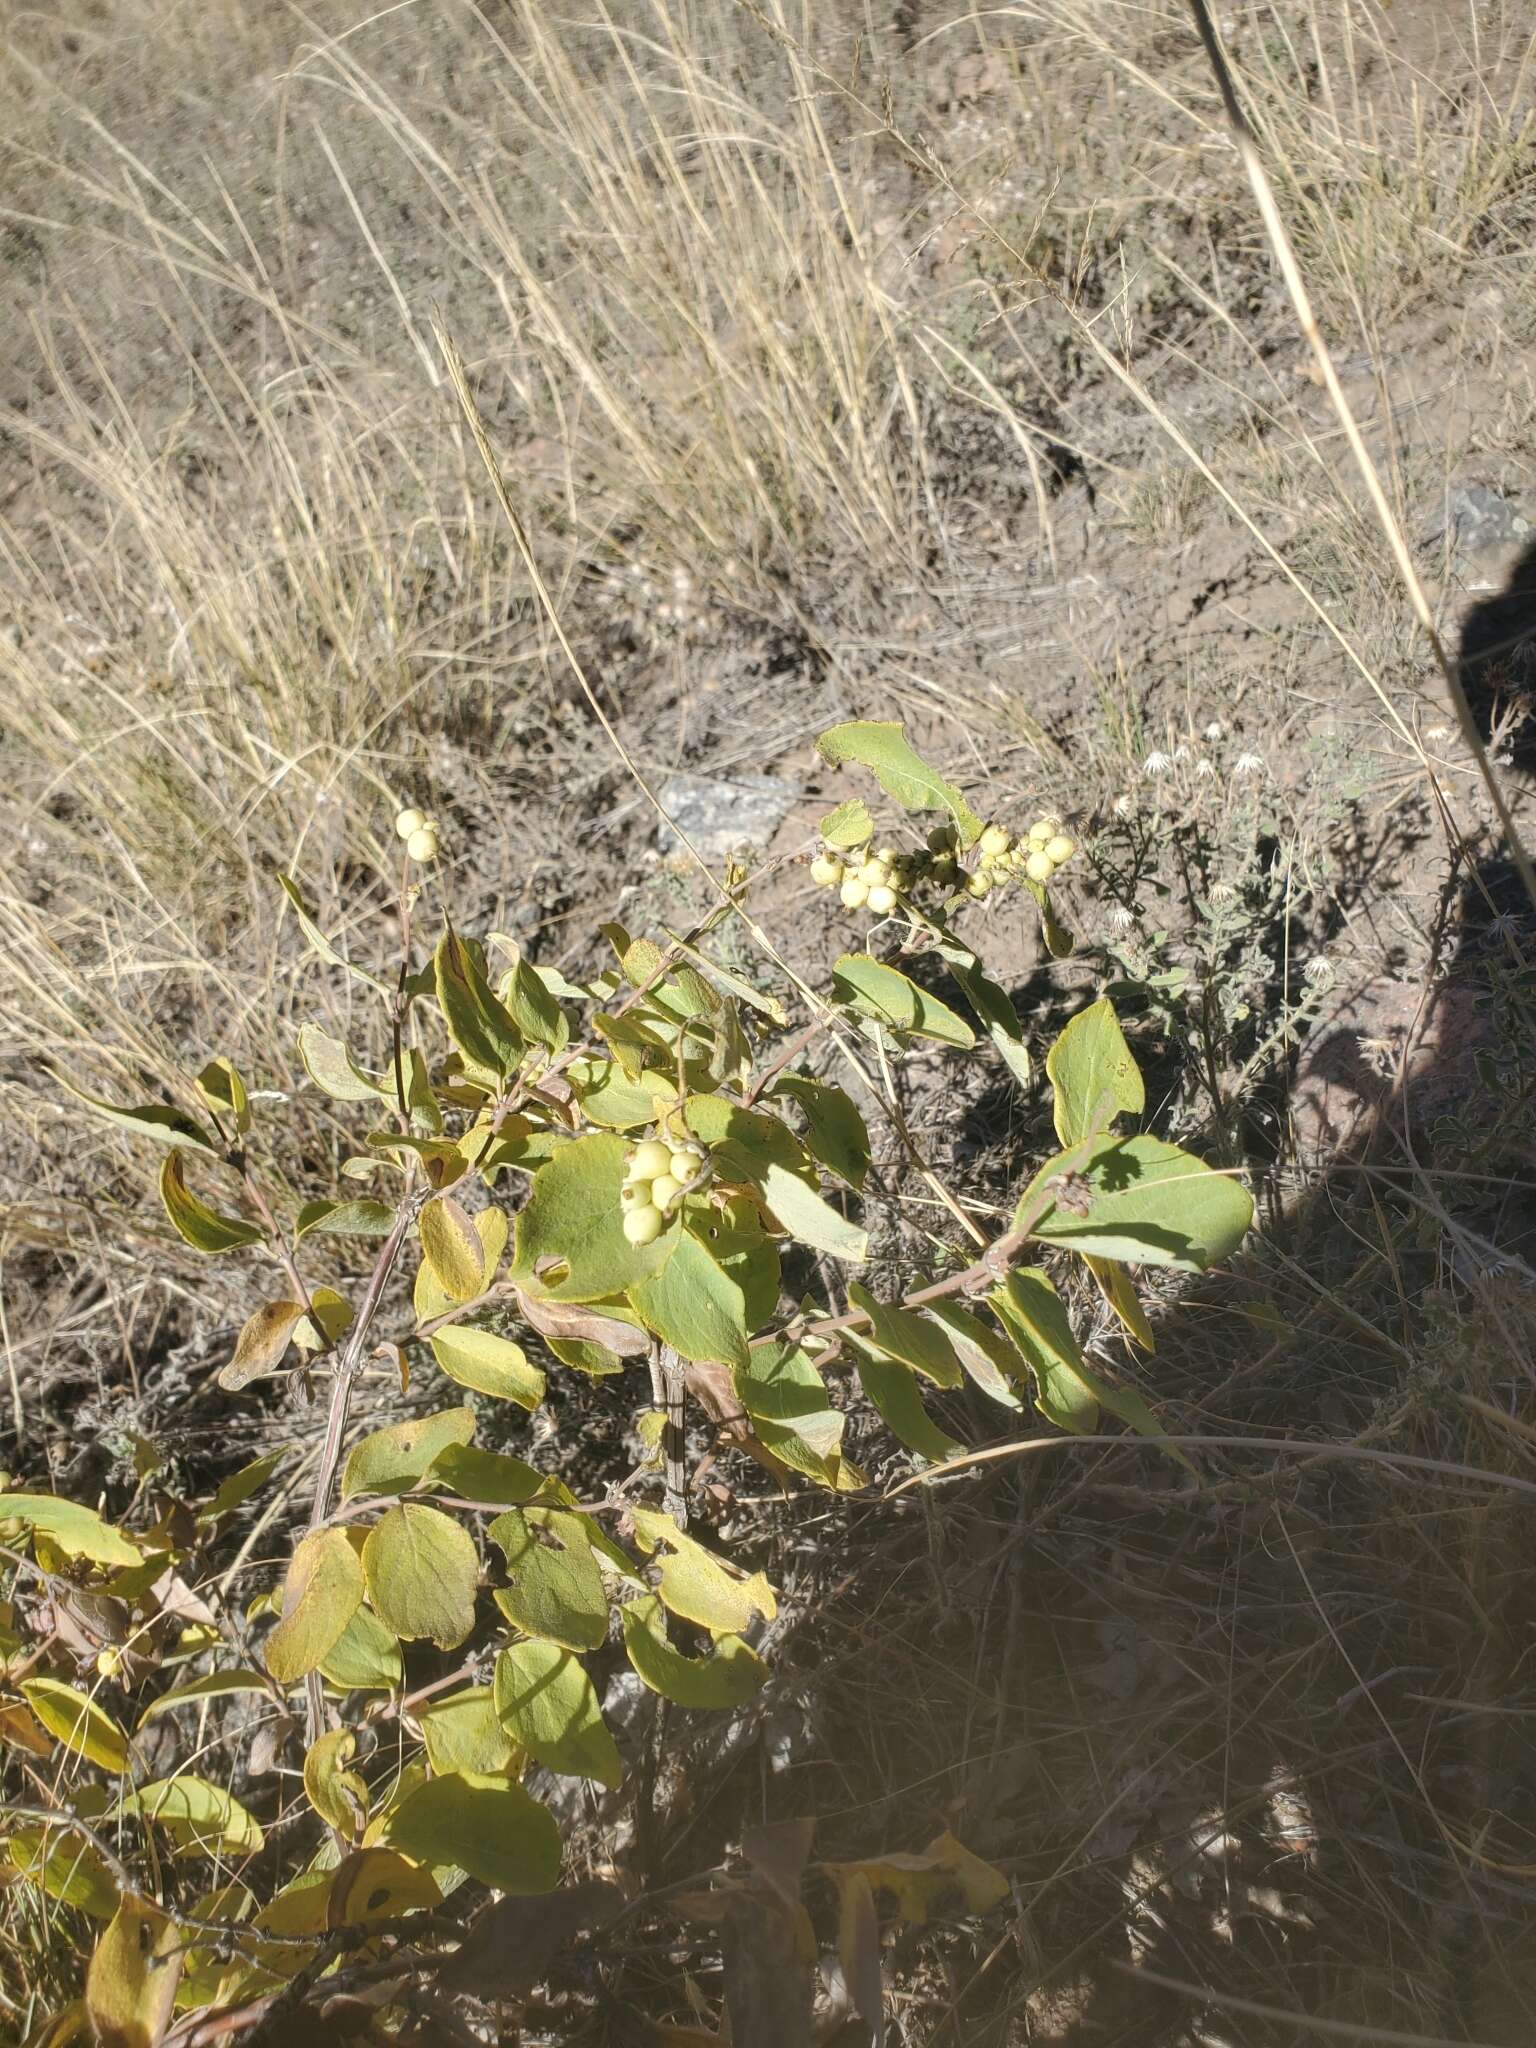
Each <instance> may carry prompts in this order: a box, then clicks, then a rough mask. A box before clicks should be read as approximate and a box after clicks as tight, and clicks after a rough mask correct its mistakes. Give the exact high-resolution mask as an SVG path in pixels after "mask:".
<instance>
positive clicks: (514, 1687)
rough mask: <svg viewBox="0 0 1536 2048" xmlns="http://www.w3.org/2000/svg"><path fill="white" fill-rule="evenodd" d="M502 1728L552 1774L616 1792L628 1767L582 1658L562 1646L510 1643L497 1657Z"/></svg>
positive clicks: (498, 1709) (498, 1701)
mask: <svg viewBox="0 0 1536 2048" xmlns="http://www.w3.org/2000/svg"><path fill="white" fill-rule="evenodd" d="M495 1699H496V1712H497V1715H498V1716H499V1718H500V1720H501V1725H502V1726H503V1728H505V1729H506V1730H507V1732H508V1734H509V1735H512V1736H514V1737H515V1738H516V1739H517V1741H518V1742H520V1743H521V1744H522V1746H523V1748H524V1749H526V1750H527V1751H528V1753H529V1755H530V1756H533V1757H536V1758H537V1759H538V1761H539V1762H540V1763H541V1764H543V1765H544V1766H545V1768H546V1769H547V1770H551V1771H559V1772H561V1773H563V1774H564V1775H565V1776H567V1777H572V1778H595V1779H596V1780H597V1782H598V1784H600V1785H606V1786H607V1787H608V1788H609V1790H610V1791H616V1790H617V1789H618V1787H619V1786H620V1785H621V1784H622V1783H623V1782H624V1766H623V1764H622V1762H621V1761H620V1759H619V1752H618V1750H617V1749H616V1748H615V1747H614V1741H613V1737H612V1736H611V1735H610V1734H609V1732H608V1729H607V1725H606V1724H605V1722H604V1720H603V1712H602V1708H601V1707H600V1706H599V1705H598V1703H597V1694H596V1692H595V1691H594V1690H593V1686H592V1681H591V1679H590V1678H589V1677H588V1676H587V1674H586V1671H585V1669H584V1668H583V1666H582V1664H581V1662H580V1660H579V1659H578V1658H576V1657H574V1656H572V1654H571V1652H570V1651H569V1650H563V1649H561V1647H560V1646H559V1644H558V1643H540V1642H526V1643H511V1644H509V1645H508V1647H507V1648H506V1649H505V1650H503V1651H502V1653H501V1655H500V1656H499V1657H498V1658H497V1659H496V1686H495Z"/></svg>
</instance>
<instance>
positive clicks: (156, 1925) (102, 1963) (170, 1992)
mask: <svg viewBox="0 0 1536 2048" xmlns="http://www.w3.org/2000/svg"><path fill="white" fill-rule="evenodd" d="M183 1946H184V1943H183V1942H182V1941H181V1939H180V1933H179V1930H178V1928H177V1927H176V1925H175V1923H174V1921H171V1920H168V1919H167V1918H166V1916H165V1914H164V1913H161V1912H157V1911H156V1909H155V1908H154V1907H153V1906H151V1905H149V1904H147V1903H146V1902H145V1901H144V1900H142V1899H131V1898H125V1899H124V1900H123V1902H122V1904H121V1905H120V1906H119V1907H118V1909H117V1912H116V1913H115V1914H114V1915H113V1917H112V1920H111V1922H110V1924H109V1925H108V1927H107V1929H106V1931H105V1932H104V1933H103V1935H102V1937H101V1939H100V1941H99V1942H97V1944H96V1949H95V1953H94V1954H93V1955H92V1957H91V1962H90V1968H89V1969H88V1970H87V1971H86V1973H85V2003H86V2009H87V2010H88V2011H89V2013H90V2015H91V2028H92V2032H93V2035H94V2038H95V2041H96V2044H97V2048H159V2043H160V2041H161V2039H162V2038H163V2037H164V2034H165V2030H166V2028H167V2027H168V2026H169V2025H170V2021H171V2013H172V2011H173V2009H174V2007H175V2003H176V1984H177V1980H178V1979H179V1977H180V1975H181V1951H182V1948H183Z"/></svg>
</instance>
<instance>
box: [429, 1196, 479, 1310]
mask: <svg viewBox="0 0 1536 2048" xmlns="http://www.w3.org/2000/svg"><path fill="white" fill-rule="evenodd" d="M417 1228H418V1230H419V1231H420V1232H421V1249H422V1251H423V1252H424V1253H425V1254H426V1259H427V1263H428V1265H429V1266H430V1267H431V1268H432V1275H433V1278H434V1279H435V1280H436V1281H437V1284H438V1286H439V1287H441V1289H442V1290H443V1292H444V1294H446V1295H447V1297H448V1299H449V1300H450V1301H451V1302H461V1301H473V1299H474V1297H475V1296H476V1295H477V1294H478V1293H479V1292H480V1288H481V1278H482V1275H483V1273H484V1271H485V1247H484V1246H483V1245H482V1244H481V1242H480V1235H479V1232H478V1231H477V1230H476V1229H475V1226H474V1224H473V1223H472V1222H471V1221H470V1219H469V1217H468V1216H467V1215H466V1214H465V1212H464V1210H463V1209H462V1208H460V1206H459V1204H458V1203H457V1202H456V1201H455V1200H454V1199H453V1197H452V1195H438V1196H437V1197H436V1198H435V1199H434V1200H432V1201H430V1202H428V1203H427V1205H426V1207H425V1208H424V1209H423V1210H422V1212H421V1217H420V1221H419V1222H418V1224H417Z"/></svg>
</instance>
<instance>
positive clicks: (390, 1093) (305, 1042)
mask: <svg viewBox="0 0 1536 2048" xmlns="http://www.w3.org/2000/svg"><path fill="white" fill-rule="evenodd" d="M299 1058H300V1059H301V1060H302V1061H303V1062H304V1069H305V1072H306V1073H307V1074H308V1075H309V1078H310V1079H311V1081H313V1082H314V1084H315V1086H316V1087H317V1088H319V1089H322V1090H323V1091H324V1093H325V1094H327V1095H329V1096H330V1098H331V1100H332V1101H333V1102H375V1101H377V1100H378V1098H379V1097H380V1096H381V1095H382V1096H386V1097H388V1098H390V1099H391V1100H393V1097H394V1092H395V1084H394V1080H393V1078H390V1079H387V1080H386V1079H385V1078H384V1077H383V1076H382V1075H379V1074H370V1073H368V1072H366V1071H365V1070H364V1069H363V1068H362V1067H360V1066H359V1065H358V1064H357V1062H356V1060H354V1059H353V1057H352V1055H351V1053H350V1052H348V1050H347V1048H346V1046H345V1045H344V1044H343V1043H342V1041H341V1040H340V1039H339V1038H332V1037H331V1036H330V1034H329V1033H328V1032H325V1031H322V1030H321V1029H320V1026H319V1025H318V1024H301V1025H300V1026H299Z"/></svg>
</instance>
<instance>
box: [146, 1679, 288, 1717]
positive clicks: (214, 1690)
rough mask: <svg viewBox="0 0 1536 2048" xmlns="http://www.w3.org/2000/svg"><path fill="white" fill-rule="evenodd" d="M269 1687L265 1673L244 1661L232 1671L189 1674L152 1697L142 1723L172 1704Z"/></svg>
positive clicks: (262, 1690) (161, 1712)
mask: <svg viewBox="0 0 1536 2048" xmlns="http://www.w3.org/2000/svg"><path fill="white" fill-rule="evenodd" d="M269 1690H270V1688H269V1686H268V1684H267V1680H266V1678H265V1677H264V1675H263V1674H262V1673H261V1672H260V1671H252V1670H250V1669H248V1668H247V1667H246V1666H245V1665H243V1664H242V1665H237V1666H236V1667H235V1668H234V1669H233V1670H230V1671H207V1672H204V1674H203V1676H202V1677H201V1678H189V1679H188V1680H187V1681H186V1683H185V1684H184V1685H173V1686H172V1687H171V1689H170V1691H169V1692H163V1693H161V1695H160V1697H159V1699H157V1700H151V1701H150V1703H149V1705H148V1706H147V1707H146V1708H145V1709H144V1711H143V1713H142V1714H140V1716H139V1726H140V1727H141V1728H142V1727H143V1726H144V1724H145V1722H146V1721H152V1720H153V1719H154V1718H155V1716H156V1715H157V1714H168V1713H170V1711H171V1709H172V1708H173V1707H184V1706H186V1705H187V1704H188V1702H189V1701H193V1700H216V1699H223V1698H225V1697H226V1695H228V1694H229V1693H236V1692H261V1693H265V1692H267V1691H269Z"/></svg>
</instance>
